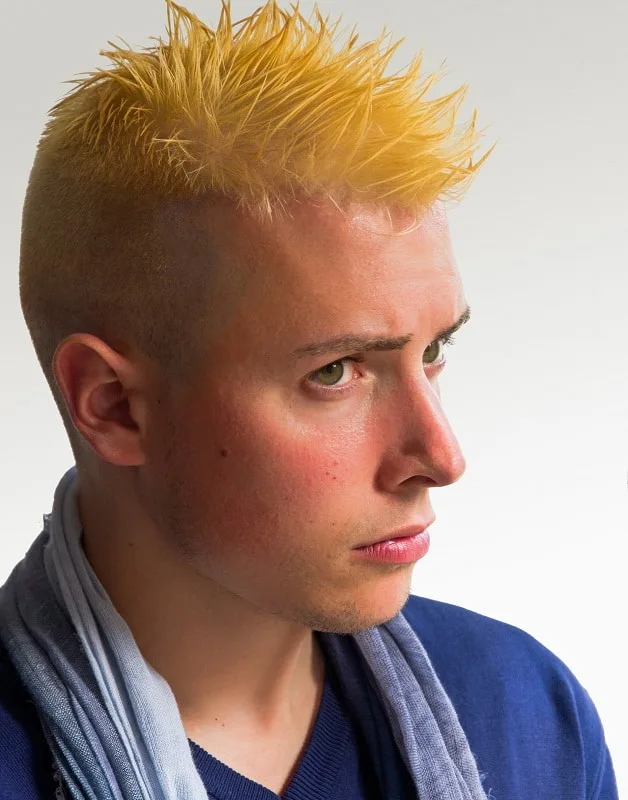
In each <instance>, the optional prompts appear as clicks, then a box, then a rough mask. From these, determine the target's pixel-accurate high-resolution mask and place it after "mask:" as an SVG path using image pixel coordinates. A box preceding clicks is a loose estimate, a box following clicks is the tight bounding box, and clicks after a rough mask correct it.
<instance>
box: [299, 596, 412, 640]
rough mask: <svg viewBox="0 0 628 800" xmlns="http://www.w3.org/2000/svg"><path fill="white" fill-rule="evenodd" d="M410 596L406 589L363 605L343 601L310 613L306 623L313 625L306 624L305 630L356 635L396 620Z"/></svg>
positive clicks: (370, 600) (374, 598)
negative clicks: (335, 605) (334, 605)
mask: <svg viewBox="0 0 628 800" xmlns="http://www.w3.org/2000/svg"><path fill="white" fill-rule="evenodd" d="M409 594H410V591H409V589H408V590H407V591H405V592H403V593H399V594H397V595H396V596H395V597H386V598H381V597H380V598H376V597H372V598H369V599H368V600H367V601H364V602H359V601H357V602H356V601H351V600H349V601H347V600H345V601H344V602H343V603H341V604H339V606H338V607H337V608H335V609H333V610H331V609H329V608H328V609H325V610H324V611H323V610H318V613H317V612H314V611H313V612H312V613H311V615H310V620H309V622H310V623H315V624H308V627H309V628H312V630H315V631H320V632H321V633H338V634H349V635H355V634H356V633H361V632H362V631H366V630H369V629H370V628H375V627H377V626H378V625H383V624H384V623H385V622H388V621H390V620H391V619H393V618H394V617H396V616H397V614H398V613H399V612H400V611H401V609H402V608H403V607H404V606H405V604H406V602H407V600H408V596H409Z"/></svg>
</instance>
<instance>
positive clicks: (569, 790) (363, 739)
mask: <svg viewBox="0 0 628 800" xmlns="http://www.w3.org/2000/svg"><path fill="white" fill-rule="evenodd" d="M404 614H405V616H406V618H407V619H408V621H409V623H410V624H411V626H412V627H413V628H414V630H415V631H416V632H417V634H418V635H419V637H420V639H421V641H422V642H423V645H424V646H425V649H426V650H427V652H428V654H429V656H430V659H431V661H432V664H433V665H434V668H435V670H436V672H437V674H438V676H439V677H440V680H441V682H442V683H443V686H444V688H445V691H446V692H447V693H448V695H449V697H450V699H451V701H452V703H453V705H454V707H455V709H456V712H457V714H458V717H459V719H460V722H461V724H462V727H463V729H464V730H465V733H466V735H467V738H468V740H469V744H470V746H471V750H472V752H473V754H474V756H475V758H476V761H477V763H478V767H479V769H480V774H481V775H482V776H483V786H484V789H485V792H486V794H487V797H489V798H490V800H530V799H531V798H535V800H537V799H538V800H550V798H551V800H617V787H616V784H615V776H614V773H613V767H612V763H611V758H610V755H609V752H608V748H607V746H606V743H605V740H604V732H603V728H602V724H601V722H600V719H599V716H598V713H597V711H596V709H595V706H594V705H593V702H592V701H591V698H590V697H589V695H588V693H587V692H586V690H585V689H584V688H583V687H582V686H581V684H580V683H579V682H578V680H577V679H576V678H575V676H574V675H573V673H572V672H571V671H570V670H569V669H568V667H567V666H565V664H564V663H563V662H562V661H561V660H560V659H558V658H557V657H556V656H555V655H554V654H553V653H552V652H551V651H549V650H548V649H547V648H545V647H544V646H543V645H542V644H540V643H539V642H538V641H537V640H536V639H534V638H533V637H532V636H530V635H529V634H527V633H525V632H524V631H522V630H520V629H519V628H516V627H514V626H512V625H507V624H506V623H503V622H499V621H497V620H494V619H491V618H490V617H486V616H483V615H481V614H476V613H474V612H472V611H469V610H467V609H464V608H460V607H458V606H454V605H451V604H448V603H442V602H438V601H435V600H430V599H427V598H423V597H416V596H412V597H410V599H409V600H408V602H407V604H406V606H405V608H404ZM328 666H329V662H328ZM354 669H355V670H356V671H357V674H358V675H360V677H361V679H362V683H363V685H364V694H363V697H362V699H360V700H359V701H358V702H357V706H349V705H348V702H347V700H346V699H345V694H344V693H343V690H342V682H343V676H342V675H334V674H333V672H332V671H331V668H329V669H328V675H327V679H326V683H325V689H324V693H323V699H322V702H321V707H320V709H319V712H318V716H317V719H316V724H315V726H314V730H313V733H312V736H311V738H310V741H309V743H308V745H307V747H306V750H305V752H304V754H303V756H302V758H301V760H300V762H299V765H298V768H297V770H296V772H295V774H294V776H293V778H292V780H291V782H290V786H289V787H288V789H287V791H286V793H284V795H283V796H284V798H285V800H410V798H415V797H416V795H415V794H414V793H413V792H412V788H411V784H410V782H409V776H408V773H407V770H406V769H405V767H404V765H403V762H402V760H401V758H400V755H399V751H398V750H397V748H396V746H395V744H394V741H393V740H392V737H391V734H390V730H389V728H388V726H387V725H386V724H385V722H384V717H383V710H382V708H381V704H380V703H379V701H378V699H377V697H376V695H375V694H374V692H373V690H372V688H371V686H370V683H369V680H368V678H367V676H366V674H365V673H363V672H362V671H361V670H362V668H361V666H360V663H359V661H358V660H357V659H356V662H355V664H354ZM190 748H191V751H192V755H193V758H194V761H195V764H196V766H197V769H198V771H199V774H200V775H201V777H202V779H203V781H204V783H205V785H206V787H207V790H208V794H209V795H211V796H212V797H215V798H217V800H274V799H276V797H277V795H275V794H274V793H273V792H270V791H269V790H268V789H265V788H264V787H262V786H260V785H259V784H257V783H255V782H253V781H251V780H249V779H247V778H245V777H244V776H242V775H239V774H238V773H237V772H235V771H234V770H231V769H230V768H229V767H228V766H226V765H225V764H222V763H221V762H220V761H218V760H217V759H215V758H213V757H212V756H211V755H210V754H209V753H207V752H205V751H204V750H202V749H201V748H200V747H198V746H197V745H196V744H194V743H192V742H190ZM51 763H52V758H51V754H50V751H49V750H48V746H47V744H46V740H45V738H44V735H43V732H42V730H41V727H40V725H39V721H38V718H37V714H36V712H35V709H34V706H33V704H32V703H31V702H30V700H29V698H28V696H27V694H26V692H25V690H24V689H23V687H22V686H21V684H20V681H19V678H18V676H17V674H16V673H15V670H14V669H13V666H12V664H11V663H10V662H9V661H8V657H7V654H6V651H4V650H3V649H2V648H0V800H18V799H19V800H43V798H50V800H53V799H54V791H55V785H56V784H55V782H54V780H53V775H52V768H51Z"/></svg>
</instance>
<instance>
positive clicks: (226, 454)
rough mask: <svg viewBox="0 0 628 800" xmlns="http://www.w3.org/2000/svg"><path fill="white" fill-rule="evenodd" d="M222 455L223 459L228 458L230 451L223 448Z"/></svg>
mask: <svg viewBox="0 0 628 800" xmlns="http://www.w3.org/2000/svg"><path fill="white" fill-rule="evenodd" d="M220 455H221V456H222V457H223V458H226V457H227V456H228V455H229V451H228V450H226V449H225V448H224V447H223V448H221V450H220Z"/></svg>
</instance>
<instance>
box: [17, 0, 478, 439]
mask: <svg viewBox="0 0 628 800" xmlns="http://www.w3.org/2000/svg"><path fill="white" fill-rule="evenodd" d="M166 7H167V38H166V40H162V39H161V38H159V39H153V41H154V42H155V44H154V45H151V46H150V47H146V48H143V49H141V50H138V51H135V50H132V49H130V48H128V46H127V47H125V48H122V47H120V46H117V45H114V44H112V43H109V44H110V45H111V47H112V48H113V49H112V50H109V51H101V55H103V56H105V57H106V58H107V59H108V60H109V63H108V65H107V66H105V67H101V68H98V69H96V70H95V71H92V72H89V73H86V74H85V76H84V77H80V78H78V79H75V80H73V81H71V83H73V84H76V85H75V86H74V88H73V89H71V90H70V92H69V93H68V94H66V96H65V97H64V98H63V99H62V100H61V101H60V102H58V103H57V104H56V105H55V106H54V107H53V108H52V109H51V111H50V119H49V120H48V123H47V125H46V128H45V130H44V132H43V135H42V137H41V139H40V142H39V145H38V149H37V153H36V156H35V161H34V165H33V169H32V171H31V176H30V180H29V185H28V189H27V193H26V200H25V204H24V214H23V222H22V243H21V259H20V294H21V300H22V308H23V311H24V316H25V319H26V323H27V325H28V328H29V331H30V333H31V337H32V339H33V343H34V346H35V350H36V353H37V357H38V358H39V361H40V363H41V366H42V369H43V371H44V374H45V376H46V378H47V380H48V383H49V384H50V386H51V389H52V391H53V394H54V396H55V399H56V401H57V405H58V406H59V409H60V411H61V415H62V418H63V421H64V424H65V425H66V429H67V430H68V433H69V434H70V439H71V440H72V438H73V431H72V426H71V423H70V421H69V418H68V416H67V412H66V411H65V404H64V401H63V399H62V396H61V394H60V392H59V391H58V388H57V386H56V381H55V380H54V376H53V374H52V358H53V355H54V351H55V349H56V347H57V345H58V344H59V343H60V342H61V341H62V339H63V338H65V337H66V336H68V335H69V334H71V333H73V332H84V333H92V334H94V335H96V336H99V337H100V338H102V339H103V340H104V341H106V342H107V343H108V344H110V345H112V346H113V343H115V342H119V341H132V342H133V343H134V344H135V345H136V346H137V347H138V348H140V349H141V350H142V352H144V353H145V354H146V355H147V356H148V357H149V358H152V359H154V360H155V361H156V362H157V363H158V364H159V365H160V366H161V367H162V368H163V369H164V370H166V371H167V372H168V373H170V374H171V375H172V377H173V378H174V377H178V378H180V379H184V375H185V374H187V373H188V372H189V370H191V369H193V368H194V367H193V365H194V364H195V363H196V358H193V357H192V354H194V353H198V352H199V348H200V347H201V338H202V337H200V335H199V333H198V331H199V329H200V326H199V322H198V320H199V319H200V318H202V316H203V315H205V316H206V315H207V313H208V311H207V309H208V307H209V300H208V297H209V295H208V286H209V275H208V268H207V267H204V270H200V271H199V270H196V272H195V271H194V270H191V271H189V273H188V272H186V270H187V268H188V266H189V265H182V264H181V263H175V261H176V260H175V259H172V258H171V257H170V256H169V255H168V253H167V252H166V251H165V249H164V247H163V245H162V243H160V240H159V237H158V235H157V234H156V233H155V225H154V222H153V220H154V217H153V214H154V209H155V208H156V207H157V206H158V205H159V204H160V203H161V204H163V203H164V201H165V202H166V203H170V202H174V203H177V202H182V203H183V204H185V203H194V202H197V201H200V200H201V199H202V198H205V197H211V196H212V195H213V196H218V197H224V198H229V199H231V200H233V201H234V202H235V203H237V204H238V206H240V207H241V208H242V210H243V212H244V213H247V212H250V213H252V214H255V215H258V216H260V217H267V218H270V219H272V217H273V214H276V213H281V212H283V211H284V210H285V209H286V207H287V205H288V204H289V203H290V201H292V200H296V201H299V200H306V199H308V198H310V199H315V198H329V199H331V200H332V201H333V202H335V203H336V204H339V205H342V204H343V203H345V202H356V201H357V202H364V203H370V202H373V203H383V204H385V205H391V206H392V205H397V206H402V207H405V208H412V209H416V210H417V211H418V210H420V209H422V208H428V207H430V206H431V205H432V204H433V203H434V202H435V201H436V200H439V199H458V198H459V197H461V195H462V194H463V192H464V191H465V190H466V188H467V187H468V185H469V183H470V181H471V180H472V178H473V177H474V175H475V174H476V172H477V170H478V168H479V167H480V165H481V164H482V163H483V161H484V160H485V159H486V157H487V156H488V155H489V153H490V150H489V152H487V153H486V154H485V155H484V156H483V157H482V158H480V159H479V160H476V161H475V162H474V161H473V157H474V154H475V152H476V151H477V149H478V146H477V142H478V139H479V136H480V134H478V132H477V131H476V115H475V113H474V114H473V117H472V119H471V121H470V122H469V123H468V124H467V125H466V126H464V127H462V129H461V130H460V129H459V126H457V124H456V120H457V114H458V111H459V108H460V105H461V103H462V102H463V100H464V97H465V94H466V91H467V87H466V86H462V87H460V88H459V89H457V90H456V91H453V92H451V93H449V94H446V95H444V96H442V97H437V98H435V99H431V100H430V99H427V98H426V94H427V93H428V91H429V90H430V89H431V87H432V86H433V84H434V83H435V82H436V81H437V80H438V78H439V75H437V74H430V75H427V76H422V75H421V64H422V59H421V56H420V55H419V56H417V57H416V58H415V59H414V60H413V61H412V62H411V63H410V65H409V67H408V68H407V70H406V71H405V72H402V73H396V74H394V75H392V76H387V75H386V74H385V73H386V69H387V67H388V65H389V62H390V60H391V58H392V56H393V54H394V53H395V51H396V50H397V48H398V46H399V45H400V44H401V41H403V40H400V41H397V42H392V43H391V42H390V38H389V35H388V34H387V33H386V32H383V33H382V35H381V36H380V37H379V38H378V39H376V40H375V41H372V42H367V43H365V44H359V43H358V35H357V34H356V33H355V30H353V31H352V32H351V33H350V34H349V36H348V38H347V39H346V41H345V42H344V44H342V43H339V42H338V39H339V36H338V27H339V23H340V20H338V21H336V22H334V23H331V22H330V20H329V18H323V16H322V15H321V13H320V11H319V10H318V8H316V7H315V9H314V11H313V13H312V15H311V18H310V19H309V20H307V19H306V18H305V17H304V16H303V15H302V14H301V13H300V11H299V8H298V5H295V6H292V7H291V10H290V11H286V10H282V9H281V8H279V6H278V5H277V3H276V2H275V0H269V2H266V4H265V5H263V6H262V7H261V8H259V9H258V10H257V11H255V12H254V13H253V14H251V15H250V16H249V17H247V18H245V19H243V20H240V21H239V22H232V19H231V10H230V6H229V3H228V2H225V1H223V3H222V10H221V14H220V19H219V23H218V25H217V27H216V29H215V30H212V29H211V28H210V27H208V26H207V25H205V24H204V23H203V22H201V20H200V19H199V18H198V17H197V16H196V15H194V14H192V13H191V12H189V11H188V10H186V9H185V8H183V7H181V6H179V5H177V4H176V3H174V2H172V0H166Z"/></svg>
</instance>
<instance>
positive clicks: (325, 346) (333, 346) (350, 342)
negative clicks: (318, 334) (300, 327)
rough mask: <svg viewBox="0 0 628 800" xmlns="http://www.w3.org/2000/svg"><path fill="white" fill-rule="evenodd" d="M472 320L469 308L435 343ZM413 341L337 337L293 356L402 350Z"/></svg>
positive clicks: (298, 351) (439, 334)
mask: <svg viewBox="0 0 628 800" xmlns="http://www.w3.org/2000/svg"><path fill="white" fill-rule="evenodd" d="M470 319H471V308H470V307H469V306H467V307H466V308H465V310H464V311H463V312H462V314H461V315H460V318H459V319H458V320H457V321H456V322H454V324H453V325H451V326H450V327H449V328H446V329H445V330H443V331H440V333H438V334H437V335H436V338H435V339H434V341H437V340H438V339H446V338H447V337H448V336H452V335H453V334H454V333H456V331H457V330H460V328H461V327H462V326H463V325H464V324H465V322H468V321H469V320H470ZM411 339H412V334H411V333H406V334H405V335H404V336H396V337H393V338H385V337H372V336H368V337H364V336H352V335H348V336H336V337H335V338H333V339H325V340H324V341H322V342H312V343H311V344H306V345H303V346H302V347H297V349H296V350H294V351H293V355H295V356H297V357H298V358H304V357H305V356H320V355H324V354H325V353H338V352H340V351H352V352H367V351H369V350H401V349H403V348H404V347H405V346H406V344H408V342H409V341H411Z"/></svg>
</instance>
